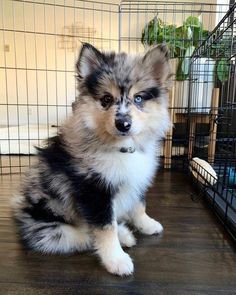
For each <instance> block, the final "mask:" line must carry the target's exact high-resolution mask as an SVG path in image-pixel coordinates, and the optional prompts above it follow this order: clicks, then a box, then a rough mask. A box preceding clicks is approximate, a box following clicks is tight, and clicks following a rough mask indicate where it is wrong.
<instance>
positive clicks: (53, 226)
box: [13, 196, 91, 254]
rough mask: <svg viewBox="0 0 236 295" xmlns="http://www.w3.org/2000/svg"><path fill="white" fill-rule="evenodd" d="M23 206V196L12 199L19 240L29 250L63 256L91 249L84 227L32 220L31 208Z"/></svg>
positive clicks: (24, 201)
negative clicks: (20, 239)
mask: <svg viewBox="0 0 236 295" xmlns="http://www.w3.org/2000/svg"><path fill="white" fill-rule="evenodd" d="M25 205H26V200H25V198H24V196H17V198H15V199H14V204H13V209H14V216H15V219H16V222H17V224H18V226H19V230H20V235H21V238H22V240H23V241H24V243H25V244H26V245H27V246H28V247H29V248H31V249H33V250H35V251H40V252H43V253H59V254H65V253H72V252H75V251H84V250H87V249H89V248H90V247H91V237H90V234H89V231H88V227H86V226H85V225H83V226H80V227H76V226H74V225H70V224H66V223H63V222H61V221H49V220H46V221H45V220H43V219H42V220H39V219H38V218H34V217H35V214H32V212H33V211H32V208H30V207H29V206H25ZM34 213H35V212H34Z"/></svg>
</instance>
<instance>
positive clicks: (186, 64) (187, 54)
mask: <svg viewBox="0 0 236 295" xmlns="http://www.w3.org/2000/svg"><path fill="white" fill-rule="evenodd" d="M194 50H195V47H194V46H189V47H188V48H187V49H186V51H185V56H184V59H183V62H182V66H181V70H182V72H183V73H184V74H185V75H188V73H189V65H190V58H191V56H192V54H193V52H194Z"/></svg>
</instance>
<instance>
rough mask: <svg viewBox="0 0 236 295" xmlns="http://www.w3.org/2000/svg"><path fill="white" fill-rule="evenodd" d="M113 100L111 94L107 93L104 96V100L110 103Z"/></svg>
mask: <svg viewBox="0 0 236 295" xmlns="http://www.w3.org/2000/svg"><path fill="white" fill-rule="evenodd" d="M112 100H113V98H112V97H111V96H110V95H105V96H104V97H103V101H104V102H106V103H110V102H112Z"/></svg>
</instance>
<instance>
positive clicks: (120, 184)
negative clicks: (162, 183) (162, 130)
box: [93, 143, 157, 220]
mask: <svg viewBox="0 0 236 295" xmlns="http://www.w3.org/2000/svg"><path fill="white" fill-rule="evenodd" d="M156 154H157V150H156V145H155V144H154V143H153V144H151V145H150V146H149V147H148V148H147V149H146V150H145V151H135V152H134V153H121V152H119V151H114V152H111V153H106V154H100V155H99V157H96V158H94V163H93V170H94V171H96V173H99V174H100V175H101V176H102V179H105V181H106V183H107V184H111V185H112V186H114V187H117V188H118V189H117V193H116V194H115V196H114V199H113V205H114V211H115V215H116V218H117V219H118V220H119V219H121V218H122V217H123V216H124V215H125V214H126V213H128V211H130V210H131V208H132V206H133V205H134V203H135V202H137V201H140V198H142V197H143V194H144V193H145V191H146V189H147V187H148V186H149V185H150V182H151V181H152V178H153V176H154V174H155V171H156V167H157V157H156Z"/></svg>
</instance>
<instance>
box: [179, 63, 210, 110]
mask: <svg viewBox="0 0 236 295" xmlns="http://www.w3.org/2000/svg"><path fill="white" fill-rule="evenodd" d="M214 74H215V61H214V60H213V59H210V58H197V59H196V60H195V61H194V62H193V63H192V65H191V67H190V80H185V81H175V86H174V87H175V101H174V108H175V109H176V113H186V112H187V110H188V107H190V112H193V113H209V112H210V109H211V99H212V91H213V88H214ZM190 81H191V82H190Z"/></svg>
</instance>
